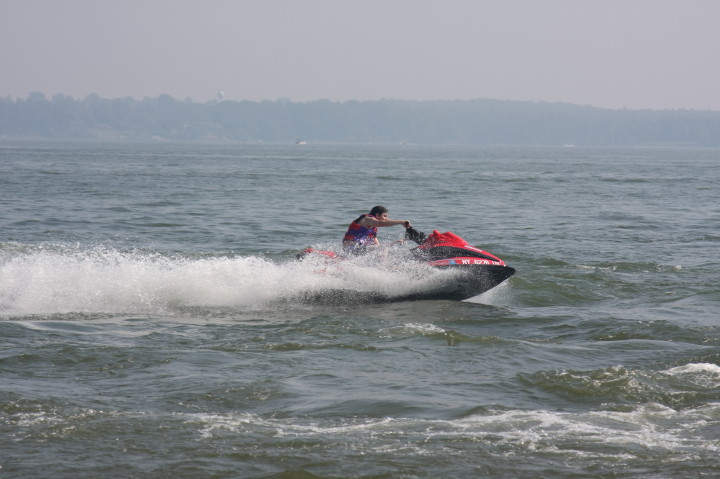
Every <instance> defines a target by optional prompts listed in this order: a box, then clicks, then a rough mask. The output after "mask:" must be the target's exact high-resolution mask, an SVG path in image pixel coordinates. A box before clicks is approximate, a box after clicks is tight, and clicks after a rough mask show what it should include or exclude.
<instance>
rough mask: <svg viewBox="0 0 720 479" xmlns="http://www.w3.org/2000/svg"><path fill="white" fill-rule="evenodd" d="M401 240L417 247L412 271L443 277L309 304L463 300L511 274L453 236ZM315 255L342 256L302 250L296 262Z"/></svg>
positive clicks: (410, 235)
mask: <svg viewBox="0 0 720 479" xmlns="http://www.w3.org/2000/svg"><path fill="white" fill-rule="evenodd" d="M405 238H406V239H408V240H410V241H413V242H415V243H417V244H418V246H417V247H416V248H414V249H412V250H411V252H412V256H411V258H412V261H410V263H414V264H415V265H416V267H417V265H427V266H431V267H432V268H433V269H437V270H441V271H443V273H442V274H437V275H432V277H431V278H428V280H427V282H426V283H421V284H422V287H419V288H418V287H413V288H409V289H407V290H401V291H397V294H383V293H380V292H370V291H356V290H350V289H339V290H329V291H322V292H318V291H316V292H314V293H313V295H312V299H313V301H315V300H318V301H323V302H352V301H373V302H382V301H408V300H422V299H446V300H464V299H469V298H472V297H473V296H477V295H479V294H482V293H484V292H486V291H488V290H490V289H492V288H494V287H495V286H497V285H499V284H500V283H502V282H503V281H505V280H506V279H508V278H509V277H510V276H512V275H513V274H515V268H512V267H511V266H508V265H507V264H505V262H504V261H503V260H501V259H500V258H498V257H497V256H495V255H493V254H490V253H488V252H487V251H484V250H482V249H480V248H476V247H474V246H471V245H469V244H468V243H467V241H465V240H464V239H462V238H461V237H459V236H458V235H456V234H454V233H450V232H446V233H440V232H439V231H437V230H435V231H433V232H432V233H431V234H429V235H426V234H425V233H422V232H420V231H417V230H416V229H414V228H412V227H410V228H407V229H406V231H405ZM318 254H319V255H324V257H325V258H327V259H328V260H329V261H334V262H336V261H342V256H341V255H338V254H337V253H335V252H332V251H320V250H314V249H312V248H307V249H306V250H304V251H303V252H302V253H300V254H299V255H298V258H300V259H302V258H303V257H305V256H307V255H318ZM404 266H406V267H407V266H408V265H404ZM410 266H411V265H410Z"/></svg>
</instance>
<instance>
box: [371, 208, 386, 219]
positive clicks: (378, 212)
mask: <svg viewBox="0 0 720 479" xmlns="http://www.w3.org/2000/svg"><path fill="white" fill-rule="evenodd" d="M387 212H388V209H387V208H385V207H384V206H373V208H372V209H371V210H370V214H371V215H372V216H375V217H377V216H380V215H381V214H383V213H387Z"/></svg>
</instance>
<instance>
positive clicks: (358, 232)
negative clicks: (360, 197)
mask: <svg viewBox="0 0 720 479" xmlns="http://www.w3.org/2000/svg"><path fill="white" fill-rule="evenodd" d="M365 217H369V218H375V217H374V216H372V215H361V216H360V218H358V219H357V220H355V221H353V222H352V223H350V226H349V227H348V230H347V233H345V236H344V237H343V245H345V246H350V247H352V246H367V245H369V244H372V243H374V242H375V238H377V228H365V227H364V226H362V225H360V224H358V221H359V220H361V219H362V218H365Z"/></svg>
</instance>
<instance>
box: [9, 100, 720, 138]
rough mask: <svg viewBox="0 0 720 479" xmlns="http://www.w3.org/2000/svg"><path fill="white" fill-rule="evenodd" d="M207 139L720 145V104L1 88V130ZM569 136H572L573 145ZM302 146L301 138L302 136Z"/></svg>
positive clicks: (31, 134) (30, 134)
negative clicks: (618, 106) (303, 98)
mask: <svg viewBox="0 0 720 479" xmlns="http://www.w3.org/2000/svg"><path fill="white" fill-rule="evenodd" d="M41 138H42V139H78V140H80V139H82V140H142V141H145V140H154V141H185V142H187V141H192V142H198V141H200V142H209V143H242V144H246V143H250V144H263V143H270V144H277V143H288V144H296V143H297V142H298V138H302V139H303V143H307V144H322V143H327V144H417V145H485V146H566V147H582V146H645V147H653V146H658V147H719V146H720V111H700V110H625V109H623V110H609V109H604V108H597V107H591V106H580V105H572V104H567V103H538V102H523V101H509V100H489V99H479V100H447V101H445V100H444V101H400V100H380V101H363V102H359V101H347V102H331V101H329V100H318V101H313V102H304V103H294V102H291V101H289V100H277V101H264V102H250V101H242V102H235V101H216V100H213V101H209V102H206V103H195V102H192V101H190V100H183V101H180V100H176V99H174V98H172V97H170V96H168V95H160V96H158V97H156V98H144V99H142V100H136V99H132V98H126V99H104V98H100V97H99V96H97V95H90V96H88V97H86V98H84V99H82V100H77V99H74V98H72V97H68V96H64V95H55V96H53V97H52V98H51V99H48V98H46V97H45V95H44V94H42V93H32V94H30V95H29V96H28V97H27V98H25V99H16V100H12V99H9V98H5V99H1V98H0V139H41ZM570 145H571V146H570ZM298 146H299V147H302V145H298Z"/></svg>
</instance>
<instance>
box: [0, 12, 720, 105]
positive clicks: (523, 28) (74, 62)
mask: <svg viewBox="0 0 720 479" xmlns="http://www.w3.org/2000/svg"><path fill="white" fill-rule="evenodd" d="M32 91H40V92H43V93H45V94H46V95H47V96H48V97H51V96H52V95H54V94H56V93H64V94H67V95H71V96H73V97H75V98H84V97H85V96H87V95H89V94H91V93H97V94H98V95H100V96H101V97H106V98H124V97H135V98H143V97H146V96H149V97H155V96H157V95H160V94H162V93H166V94H169V95H171V96H173V97H175V98H177V99H186V98H191V99H192V100H194V101H200V102H204V101H207V100H209V99H213V98H215V96H216V94H217V93H218V92H219V91H223V92H224V93H225V98H226V99H230V100H244V99H247V100H253V101H258V100H275V99H278V98H289V99H291V100H293V101H310V100H317V99H322V98H327V99H330V100H333V101H345V100H377V99H382V98H393V99H408V100H444V99H471V98H495V99H507V100H531V101H549V102H568V103H576V104H583V105H594V106H600V107H607V108H632V109H635V108H652V109H663V108H692V109H703V110H706V109H711V110H720V0H197V1H191V0H112V1H109V0H0V97H5V96H10V97H13V98H16V97H21V98H24V97H26V96H27V94H28V93H29V92H32Z"/></svg>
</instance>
